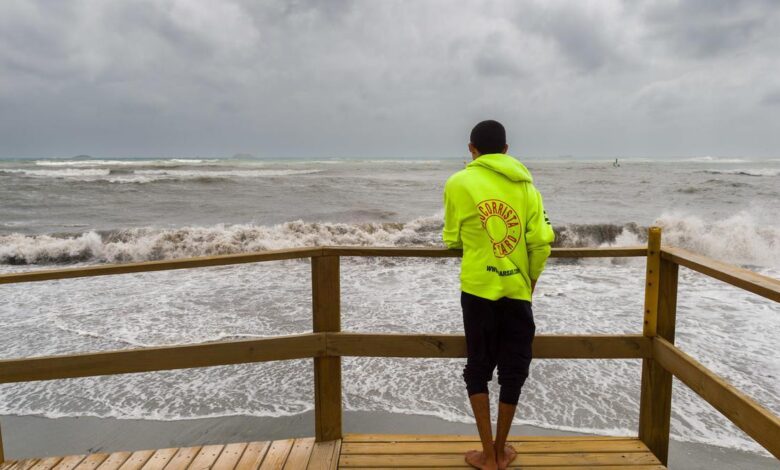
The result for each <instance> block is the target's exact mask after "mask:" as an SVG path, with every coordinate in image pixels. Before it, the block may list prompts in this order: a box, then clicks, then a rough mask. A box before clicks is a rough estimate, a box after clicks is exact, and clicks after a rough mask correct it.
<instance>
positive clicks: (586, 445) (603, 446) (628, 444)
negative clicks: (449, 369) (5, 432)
mask: <svg viewBox="0 0 780 470" xmlns="http://www.w3.org/2000/svg"><path fill="white" fill-rule="evenodd" d="M510 443H511V444H512V445H513V446H514V448H515V449H516V450H517V452H518V456H517V459H516V460H515V461H514V462H513V465H512V467H510V468H523V469H527V470H555V469H561V470H562V469H566V470H582V469H599V468H604V469H608V470H663V469H665V468H666V467H664V466H663V465H661V463H660V462H659V461H658V459H657V458H656V457H655V456H654V455H653V454H652V452H650V451H649V450H648V448H647V447H646V446H645V445H644V444H643V443H642V442H641V441H640V440H639V439H635V438H626V437H598V436H595V437H579V436H578V437H569V436H565V437H564V436H515V437H512V438H510ZM476 448H479V440H478V438H477V437H476V436H457V435H415V434H407V435H395V434H347V435H346V436H345V437H344V439H343V440H335V441H327V442H319V443H315V442H314V438H313V437H309V438H299V439H284V440H279V441H264V442H251V443H238V444H227V445H207V446H198V447H183V448H179V449H160V450H140V451H136V452H115V453H113V454H91V455H72V456H67V457H48V458H41V459H28V460H21V461H7V462H4V463H3V464H2V465H0V470H11V469H13V470H50V469H54V470H140V469H143V470H157V469H163V468H164V469H165V470H179V469H190V470H200V469H207V468H214V469H241V470H249V469H285V470H286V469H292V470H298V469H302V470H305V469H318V470H329V469H336V468H349V469H359V468H373V469H389V468H406V469H414V468H427V469H430V468H462V469H466V468H470V467H468V466H467V465H465V463H464V461H463V454H464V453H465V452H466V451H467V450H469V449H476Z"/></svg>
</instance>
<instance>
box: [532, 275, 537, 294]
mask: <svg viewBox="0 0 780 470" xmlns="http://www.w3.org/2000/svg"><path fill="white" fill-rule="evenodd" d="M536 281H537V279H531V293H532V294H533V293H534V289H536Z"/></svg>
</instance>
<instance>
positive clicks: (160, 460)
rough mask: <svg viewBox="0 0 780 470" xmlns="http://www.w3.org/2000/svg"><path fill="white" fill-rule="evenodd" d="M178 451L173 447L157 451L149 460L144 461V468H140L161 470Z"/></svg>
mask: <svg viewBox="0 0 780 470" xmlns="http://www.w3.org/2000/svg"><path fill="white" fill-rule="evenodd" d="M178 451H179V449H177V448H173V447H171V448H168V449H159V450H157V451H156V452H155V453H154V454H153V455H152V456H151V457H150V458H149V460H147V461H146V463H145V464H144V466H143V467H141V468H142V469H143V470H162V469H163V468H165V466H166V465H168V462H170V461H171V459H172V458H173V456H174V455H176V452H178Z"/></svg>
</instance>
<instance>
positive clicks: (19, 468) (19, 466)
mask: <svg viewBox="0 0 780 470" xmlns="http://www.w3.org/2000/svg"><path fill="white" fill-rule="evenodd" d="M38 460H39V459H37V458H32V459H24V460H18V461H16V462H14V461H8V462H4V463H3V464H2V467H0V468H2V469H3V470H10V469H13V470H28V469H29V468H30V467H32V466H33V465H35V464H36V463H37V462H38ZM79 466H81V465H79Z"/></svg>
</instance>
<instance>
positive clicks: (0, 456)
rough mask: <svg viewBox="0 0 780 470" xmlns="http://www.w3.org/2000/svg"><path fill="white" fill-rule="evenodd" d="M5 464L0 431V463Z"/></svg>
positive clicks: (0, 432)
mask: <svg viewBox="0 0 780 470" xmlns="http://www.w3.org/2000/svg"><path fill="white" fill-rule="evenodd" d="M3 462H5V455H4V454H3V432H2V431H0V463H3Z"/></svg>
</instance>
